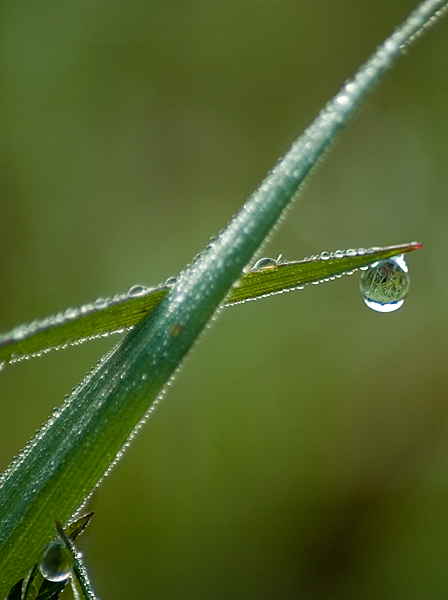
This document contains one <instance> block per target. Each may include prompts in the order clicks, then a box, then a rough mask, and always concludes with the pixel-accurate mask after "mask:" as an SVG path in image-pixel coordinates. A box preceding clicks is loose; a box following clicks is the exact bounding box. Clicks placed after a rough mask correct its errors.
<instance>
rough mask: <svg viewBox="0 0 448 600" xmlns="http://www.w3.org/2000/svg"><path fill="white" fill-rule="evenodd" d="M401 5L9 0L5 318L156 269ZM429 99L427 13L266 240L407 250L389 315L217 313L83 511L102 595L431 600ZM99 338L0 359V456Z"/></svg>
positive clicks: (434, 401)
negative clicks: (3, 365)
mask: <svg viewBox="0 0 448 600" xmlns="http://www.w3.org/2000/svg"><path fill="white" fill-rule="evenodd" d="M414 4H415V3H414V0H395V1H394V2H390V0H339V1H335V0H294V1H293V0H228V1H224V2H220V1H218V2H206V1H199V0H192V1H188V2H186V1H182V0H172V1H170V2H168V1H160V0H153V1H151V0H146V1H137V0H135V1H132V0H131V1H129V0H128V1H125V0H89V1H88V2H87V1H81V2H70V1H67V0H58V1H57V2H55V1H50V2H47V1H46V2H43V1H40V0H33V1H30V0H15V1H9V0H7V1H5V2H2V3H1V6H0V53H1V61H0V86H1V93H0V130H1V136H0V153H1V160H0V298H1V300H0V330H3V331H6V330H8V329H11V328H12V327H13V326H15V325H17V324H19V323H22V322H30V321H32V320H33V319H34V318H37V317H44V316H47V315H49V314H53V313H55V312H58V311H59V310H61V309H65V308H67V307H69V306H78V305H81V304H82V303H85V302H89V301H92V300H94V299H96V298H97V297H100V296H102V297H105V296H112V295H114V294H115V293H122V292H125V291H126V290H127V289H128V288H129V287H130V286H132V285H134V284H144V285H154V284H157V283H158V282H161V281H164V280H165V279H166V278H167V277H169V276H174V275H176V274H177V273H178V272H179V271H180V270H181V269H182V267H183V266H184V265H185V264H186V263H187V262H188V261H189V260H190V259H191V258H192V257H193V256H194V255H195V254H196V253H197V252H198V251H200V250H201V249H202V248H203V247H204V246H205V245H206V244H207V242H208V239H209V237H210V236H212V235H214V234H216V233H217V231H218V230H219V229H220V228H221V227H222V226H224V225H225V223H226V222H227V221H228V219H229V218H230V217H231V215H232V214H233V213H234V212H235V211H237V210H238V208H239V207H240V206H241V204H242V202H243V201H244V200H245V199H246V197H247V196H248V195H249V194H250V193H251V192H252V191H253V189H254V188H255V187H256V186H257V184H258V183H259V181H260V180H261V179H262V178H263V176H264V175H265V173H266V171H267V170H268V169H269V168H270V167H271V166H272V165H273V164H274V162H275V161H276V159H277V158H278V156H280V155H281V154H282V153H283V152H284V151H285V150H286V149H287V148H288V147H289V145H290V143H291V142H292V141H293V139H294V138H295V137H296V136H297V135H298V134H299V133H300V132H301V131H302V130H303V128H304V127H305V126H306V125H307V124H308V123H309V122H310V121H311V119H312V118H313V117H314V115H315V114H316V113H317V111H318V110H319V109H320V108H321V107H322V106H323V104H324V103H325V102H326V101H327V100H328V99H329V98H330V97H331V96H332V95H333V94H334V93H335V92H336V91H337V90H338V88H339V86H340V85H341V84H342V82H343V81H344V80H345V79H346V78H348V77H349V76H351V75H352V74H353V72H354V70H355V69H356V68H357V67H358V66H359V65H360V64H361V63H362V62H363V61H364V60H365V59H366V58H367V57H368V55H369V54H370V52H371V51H372V50H373V49H374V48H375V46H376V45H378V44H379V43H380V42H381V41H382V40H383V39H384V37H385V36H386V35H387V34H388V33H389V32H390V31H391V30H392V28H393V27H394V26H395V25H396V24H398V23H399V22H400V21H401V20H402V19H403V18H404V17H405V16H406V15H407V13H408V12H409V11H410V10H411V9H412V8H413V7H414ZM447 107H448V21H447V20H446V19H445V21H442V22H441V23H440V24H439V25H437V26H436V27H435V28H434V29H433V30H431V31H429V32H428V33H427V34H426V35H425V36H424V37H423V38H422V39H421V40H419V42H418V44H417V45H416V47H415V48H413V49H412V50H410V51H409V52H408V53H407V54H406V55H405V56H404V57H403V58H402V59H401V61H400V62H399V64H398V65H397V67H396V68H395V69H394V71H393V72H392V73H390V74H389V75H388V76H387V78H386V80H385V81H384V83H383V84H382V85H381V87H380V88H379V89H377V90H376V92H375V93H374V95H373V97H372V98H371V99H370V100H369V101H368V103H367V105H366V106H365V108H364V109H363V110H362V111H361V113H360V114H359V116H358V117H357V119H356V121H355V122H354V124H353V125H352V126H351V127H350V128H349V130H348V131H347V132H346V133H345V134H344V136H343V137H342V139H341V140H340V142H339V143H338V144H337V145H336V147H335V148H334V150H333V152H332V153H331V155H330V156H329V157H328V158H327V160H326V162H325V163H324V164H323V166H322V167H321V168H320V169H319V170H318V171H317V173H316V174H315V176H314V177H313V179H312V181H311V182H310V184H309V185H308V187H307V188H306V190H305V191H304V193H303V194H302V196H301V198H300V200H299V201H298V202H297V203H296V205H295V207H294V210H293V211H291V212H290V213H289V215H288V218H287V219H286V220H285V221H284V222H283V223H282V225H281V226H280V227H279V228H278V230H277V232H276V233H275V235H274V236H272V238H271V239H270V241H269V243H268V244H266V245H265V247H264V248H263V251H262V253H261V254H260V255H267V256H277V255H278V254H279V253H283V256H284V257H285V258H286V259H289V260H293V259H300V258H303V257H304V256H309V255H310V254H314V253H318V252H321V251H323V250H327V251H332V250H336V249H346V248H350V247H360V246H362V247H369V246H372V245H383V244H395V243H402V242H409V241H412V240H417V241H421V242H423V243H424V244H425V248H424V250H423V251H421V252H418V253H415V255H412V256H410V258H409V263H410V272H411V277H412V289H411V293H410V296H409V298H408V300H407V301H406V304H405V306H404V308H403V309H401V310H400V311H399V312H398V313H396V314H387V315H381V314H376V313H374V312H372V311H370V310H368V309H367V308H366V307H365V306H364V303H363V302H362V299H361V297H360V294H359V290H358V276H357V275H354V276H353V277H346V278H344V279H342V280H340V281H337V282H334V283H331V284H326V285H321V286H317V287H314V286H310V287H307V288H305V290H304V291H302V292H297V293H291V294H284V295H282V296H277V297H274V298H271V299H267V300H262V301H259V302H253V303H250V304H246V305H242V306H236V307H234V308H231V309H226V310H224V311H222V313H221V314H220V316H219V318H218V319H217V321H216V322H215V323H214V324H213V326H212V327H211V328H210V329H209V330H208V331H207V332H206V334H205V335H203V336H202V338H201V340H200V342H199V343H198V345H197V346H196V347H195V349H194V351H193V352H192V353H191V355H190V356H189V357H188V359H187V360H186V362H185V364H184V366H183V368H182V369H181V372H180V373H179V375H178V377H177V379H176V381H175V384H174V385H173V386H172V387H171V388H170V389H169V393H168V394H167V395H166V400H165V401H164V402H163V403H162V405H161V406H160V408H159V410H158V411H157V412H156V413H155V414H154V415H153V416H152V417H151V419H150V421H149V422H148V423H147V425H146V426H145V428H144V429H143V431H142V432H141V433H140V434H139V436H138V438H137V439H136V440H135V442H134V443H133V445H132V447H131V448H130V450H129V451H128V452H127V454H126V455H125V457H124V458H123V459H122V460H121V462H120V463H119V464H118V466H117V467H116V468H115V469H114V470H113V472H112V473H111V475H110V476H109V477H108V478H107V479H106V480H105V481H104V482H103V484H102V485H101V487H100V489H99V490H97V491H96V492H95V494H94V496H93V498H92V500H91V502H90V504H89V506H90V507H91V508H92V509H94V510H95V511H96V514H95V517H94V520H93V522H92V525H91V526H90V528H89V530H88V532H87V533H86V534H85V535H84V536H83V539H81V540H80V547H81V548H82V550H83V552H84V554H85V558H86V564H87V566H88V568H89V570H90V574H91V579H92V582H93V584H94V587H95V588H96V590H97V593H98V594H99V596H100V597H102V598H107V599H108V600H114V599H122V598H133V599H134V600H140V599H149V598H157V599H160V600H161V599H164V598H166V599H172V600H175V599H176V598H179V599H181V598H182V600H186V599H188V598H192V599H193V598H194V599H197V598H216V599H221V598H222V599H228V598H234V599H238V598H241V599H249V598H257V599H263V598H266V599H271V598H285V599H289V598H291V599H292V598H310V599H320V598H322V599H323V598H341V599H342V598H344V599H345V600H347V599H359V598H363V599H370V598H371V599H377V598H383V599H386V598H391V599H392V598H393V599H395V598H412V599H419V598H421V599H427V598H431V599H438V598H446V596H447V593H448V403H447V389H448V371H447V368H446V355H447V350H448V341H447V340H448V335H447V334H448V320H447V301H448V278H447V266H446V263H447V259H446V255H447V239H448V238H447V225H448V205H447V202H446V197H447V190H448V168H447V165H448V118H447ZM260 255H259V256H260ZM112 343H114V341H113V340H112V339H110V338H109V339H107V340H100V341H96V342H91V343H90V344H87V345H84V346H83V347H78V348H72V349H69V350H66V351H65V352H54V353H51V354H50V355H47V356H45V357H44V358H41V359H36V360H34V361H29V362H26V363H21V364H19V365H14V366H11V367H9V368H7V369H5V370H4V371H3V372H2V373H1V376H0V427H1V429H0V431H1V433H0V468H5V467H6V466H7V464H8V463H9V461H10V460H11V458H12V457H13V455H15V454H17V453H18V451H19V450H20V448H21V447H22V446H23V445H24V444H25V443H26V441H27V440H28V439H29V438H30V437H31V436H32V434H33V433H34V431H35V430H36V429H37V427H38V426H40V424H41V423H42V422H43V421H44V420H45V419H46V417H47V416H48V415H49V413H50V412H51V410H52V409H53V407H55V406H58V405H59V404H61V403H62V401H63V398H64V395H65V394H66V393H68V392H69V391H70V390H71V388H72V386H74V385H75V384H76V383H77V382H78V381H79V380H80V379H81V378H82V376H83V375H84V374H85V372H86V371H87V370H88V369H89V368H90V367H91V366H92V365H93V364H94V363H95V361H96V360H97V359H98V358H99V357H100V356H101V355H102V353H103V352H104V351H105V350H106V349H107V348H109V347H110V346H111V344H112ZM67 598H69V595H67Z"/></svg>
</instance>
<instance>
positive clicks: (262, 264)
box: [252, 258, 278, 271]
mask: <svg viewBox="0 0 448 600" xmlns="http://www.w3.org/2000/svg"><path fill="white" fill-rule="evenodd" d="M277 264H278V262H277V261H276V260H275V258H260V260H257V262H256V263H255V264H254V266H253V267H252V269H253V270H254V271H255V270H257V269H265V268H266V267H276V266H277Z"/></svg>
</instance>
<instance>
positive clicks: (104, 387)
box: [0, 0, 445, 597]
mask: <svg viewBox="0 0 448 600" xmlns="http://www.w3.org/2000/svg"><path fill="white" fill-rule="evenodd" d="M444 5H445V3H444V2H441V1H436V0H426V1H425V2H423V3H422V4H421V5H419V7H418V8H417V9H416V10H415V11H414V12H413V13H412V14H411V15H410V16H409V17H408V19H407V20H406V21H405V22H404V23H403V25H402V26H401V27H400V28H398V29H397V30H396V31H395V32H394V33H393V34H392V36H391V37H390V38H388V40H386V42H385V43H384V44H382V45H381V46H380V48H379V49H378V50H377V51H376V52H375V53H374V55H373V56H372V58H371V59H370V60H369V61H368V62H367V63H366V64H365V65H364V66H363V67H362V68H361V69H360V70H359V71H358V73H357V74H356V75H355V77H354V78H353V79H352V80H351V81H350V82H348V83H346V84H345V85H344V86H343V88H342V90H341V91H340V92H339V93H338V94H337V95H336V96H335V97H334V99H333V100H332V101H331V102H330V103H329V104H328V105H327V106H326V107H325V109H324V110H323V111H322V112H321V113H320V114H319V116H318V117H317V118H316V120H315V121H314V122H313V124H312V125H311V126H310V127H309V128H308V129H307V130H306V131H305V133H304V134H303V135H302V136H301V137H300V138H299V139H298V140H297V142H295V143H294V144H293V146H292V148H291V149H290V150H289V151H288V152H287V153H286V155H285V156H284V157H283V159H282V160H281V161H280V162H279V163H278V164H277V165H276V166H275V167H274V169H273V170H272V171H271V173H270V174H269V175H268V176H267V178H266V179H265V180H264V181H263V182H262V184H261V185H260V187H259V188H258V189H257V190H256V191H255V192H254V194H253V195H252V196H251V197H250V198H249V200H248V201H247V202H246V204H245V205H244V206H243V207H242V209H241V210H240V211H239V213H238V214H237V215H236V216H235V217H234V218H233V219H232V220H231V222H230V223H229V225H228V226H227V227H226V228H225V229H224V230H223V231H222V232H221V233H220V234H219V236H218V238H217V239H216V240H215V241H214V242H213V243H212V244H211V245H210V246H209V247H207V249H206V250H205V251H204V252H203V253H202V254H201V256H200V257H199V258H198V260H197V261H196V262H194V263H193V264H192V265H189V266H188V267H187V268H186V269H185V271H183V272H182V274H181V275H180V277H179V281H178V283H177V285H176V286H175V287H174V288H172V289H171V290H170V291H169V293H168V294H166V296H165V298H163V300H162V301H161V302H160V303H159V304H158V305H157V307H156V308H155V309H154V310H153V311H152V312H151V313H150V314H149V315H148V316H147V317H145V318H144V319H143V320H142V321H141V322H140V323H139V324H138V325H137V326H136V327H135V328H134V329H133V330H132V331H131V332H129V333H128V334H127V335H126V336H125V337H124V338H123V340H121V342H120V343H119V344H117V346H115V348H113V349H112V350H111V351H110V352H109V353H108V354H107V355H106V356H105V357H103V359H101V361H100V362H99V363H98V364H97V365H96V366H95V367H94V368H93V369H92V371H91V372H89V373H88V375H87V376H86V377H85V379H84V380H83V381H82V382H81V383H80V384H79V386H78V387H77V388H75V390H74V391H73V393H72V394H71V396H70V397H69V398H68V399H67V401H66V402H65V403H64V405H63V406H62V408H61V410H60V412H59V413H58V414H53V415H52V417H51V418H50V419H49V420H48V421H47V422H46V424H45V425H44V426H43V427H42V429H41V430H40V431H39V432H38V433H37V435H36V437H35V438H34V439H33V440H31V442H30V443H29V444H28V446H27V447H26V448H25V449H24V451H23V452H22V453H21V455H20V456H19V457H18V458H17V459H16V460H15V461H14V462H13V463H12V464H11V465H10V467H9V468H8V469H7V470H6V472H5V473H4V474H3V476H2V479H1V481H0V522H1V528H0V595H1V596H3V597H4V596H6V594H7V593H8V590H9V589H10V588H11V586H12V585H13V584H14V582H15V581H17V580H18V579H19V578H20V577H21V576H22V574H23V573H24V572H25V571H26V570H27V568H29V565H31V564H33V563H34V562H35V561H36V559H37V556H38V554H39V551H40V549H41V548H42V547H43V546H44V545H45V544H46V543H47V542H48V541H49V540H50V539H51V538H52V537H53V522H54V520H55V519H58V520H59V521H60V522H61V523H65V522H67V521H68V520H69V519H70V517H71V515H73V514H74V512H75V511H76V510H77V509H79V507H80V506H81V505H82V503H83V502H84V501H85V499H86V498H87V497H88V496H89V494H90V493H91V492H92V490H93V488H94V487H95V485H97V484H98V482H99V481H100V480H101V478H102V476H103V475H104V473H105V472H107V470H108V469H109V468H110V466H111V465H113V463H114V461H115V460H116V458H117V457H119V456H120V455H121V453H122V450H123V447H124V446H125V445H126V444H127V442H128V441H129V439H130V438H132V435H133V434H134V433H135V431H136V430H137V429H138V428H139V427H140V425H141V423H142V422H143V421H144V419H145V417H146V416H147V415H148V414H149V412H150V411H151V410H152V409H153V407H154V405H155V404H156V403H157V402H158V399H159V398H160V394H161V393H162V392H163V388H164V386H165V384H166V383H167V381H169V379H170V378H171V377H172V375H173V373H174V372H175V370H176V369H177V368H178V367H179V365H180V363H181V361H182V359H183V358H184V356H185V355H186V353H187V352H188V350H189V348H190V347H191V345H192V344H193V342H194V341H195V340H196V338H197V337H198V335H199V334H200V333H201V331H202V330H203V328H204V327H205V325H206V324H207V323H208V321H209V320H210V318H211V317H212V316H213V314H214V312H215V310H216V309H217V307H218V306H220V305H221V304H222V302H223V300H224V298H225V296H226V295H227V294H228V292H229V290H230V288H231V286H232V284H233V283H234V282H235V280H236V279H237V278H238V277H239V276H240V274H241V271H242V269H243V268H244V266H245V265H246V264H247V263H248V262H249V261H250V259H251V258H252V256H253V254H254V253H255V251H256V250H257V249H258V247H259V246H260V244H261V243H262V242H263V240H264V239H265V237H266V235H267V234H268V233H269V232H270V230H271V229H272V227H273V226H274V225H275V223H276V222H277V221H278V219H279V217H280V216H281V214H282V213H283V211H284V209H285V208H286V207H287V206H288V204H289V203H290V202H291V200H292V198H293V197H294V195H295V194H296V192H297V191H298V189H299V187H300V185H301V184H302V183H303V181H304V180H305V178H306V176H307V175H308V174H309V173H310V171H311V170H312V168H313V167H314V166H315V165H316V164H317V162H318V161H319V159H320V158H321V157H322V156H323V154H324V152H325V151H326V150H327V149H328V148H329V146H330V145H331V144H332V142H333V141H334V140H335V139H336V137H337V135H338V133H339V132H340V130H341V129H342V128H343V127H344V126H345V125H347V124H348V123H349V121H350V120H351V118H352V116H353V114H354V113H355V112H356V110H357V108H358V107H359V106H360V104H361V102H362V101H363V99H364V98H365V97H366V96H367V95H368V94H369V92H370V91H371V90H372V88H373V87H374V85H375V84H376V83H377V82H378V81H379V80H380V78H381V76H382V75H383V74H384V73H385V72H386V71H387V70H388V69H390V68H391V66H392V65H393V64H394V62H395V60H396V59H397V57H398V56H399V55H400V54H401V52H402V49H403V48H404V47H406V46H407V45H408V44H409V43H410V42H411V41H412V40H413V39H414V38H415V36H416V35H417V34H418V33H419V32H420V31H421V30H422V29H423V28H424V26H425V25H426V24H428V23H430V22H431V19H432V18H433V17H434V16H435V15H436V13H437V12H438V11H440V9H442V8H443V7H444Z"/></svg>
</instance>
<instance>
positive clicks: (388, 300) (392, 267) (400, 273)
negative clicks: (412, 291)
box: [252, 247, 410, 313]
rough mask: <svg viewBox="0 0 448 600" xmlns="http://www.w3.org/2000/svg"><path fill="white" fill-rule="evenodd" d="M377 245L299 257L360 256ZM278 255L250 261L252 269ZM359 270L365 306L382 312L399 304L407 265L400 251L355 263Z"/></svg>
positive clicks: (268, 265) (404, 290)
mask: <svg viewBox="0 0 448 600" xmlns="http://www.w3.org/2000/svg"><path fill="white" fill-rule="evenodd" d="M378 249H379V248H376V247H375V248H370V249H368V250H365V249H364V248H359V249H357V250H354V249H349V250H336V251H335V252H321V254H320V255H313V256H311V257H310V258H308V257H306V258H304V259H303V261H310V262H315V261H318V260H322V261H327V260H330V259H340V258H344V257H354V256H363V255H365V254H372V253H373V252H375V251H377V250H378ZM280 258H281V255H280V256H279V258H278V259H275V258H267V257H266V258H261V259H259V260H258V261H257V262H256V263H255V264H254V266H253V267H252V270H253V271H256V270H259V269H272V268H274V267H276V266H278V265H280V264H281V263H280ZM283 264H285V263H283ZM356 270H358V269H354V270H351V271H345V272H344V273H339V274H336V275H334V276H331V277H326V278H324V279H317V280H315V281H312V282H311V283H312V284H313V285H317V284H319V283H323V282H326V281H334V280H335V279H340V278H341V277H342V276H343V275H353V273H354V272H355V271H356ZM359 270H360V271H363V273H362V274H361V279H360V290H361V295H362V297H363V299H364V302H365V303H366V306H368V307H369V308H371V309H372V310H374V311H377V312H382V313H388V312H394V311H396V310H398V309H399V308H401V306H403V304H404V300H405V298H406V296H407V294H408V292H409V285H410V279H409V274H408V266H407V263H406V260H405V257H404V255H403V254H400V255H398V256H394V257H391V258H388V259H385V260H380V261H376V262H375V263H373V264H372V265H370V266H362V267H359ZM305 285H306V284H305ZM296 289H303V285H302V286H298V287H297V288H296ZM285 291H286V290H285Z"/></svg>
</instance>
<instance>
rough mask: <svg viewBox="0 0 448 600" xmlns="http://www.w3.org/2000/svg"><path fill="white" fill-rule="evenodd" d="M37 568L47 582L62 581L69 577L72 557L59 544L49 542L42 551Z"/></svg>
mask: <svg viewBox="0 0 448 600" xmlns="http://www.w3.org/2000/svg"><path fill="white" fill-rule="evenodd" d="M37 566H38V567H39V571H40V572H41V574H42V577H44V578H45V579H48V581H64V580H65V579H68V578H69V577H70V571H71V569H72V567H73V556H72V554H71V552H70V551H69V550H68V549H67V548H66V547H65V546H63V545H62V544H61V543H60V542H51V543H50V544H48V545H47V546H45V548H44V549H43V551H42V554H41V555H40V558H39V561H38V563H37Z"/></svg>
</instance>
